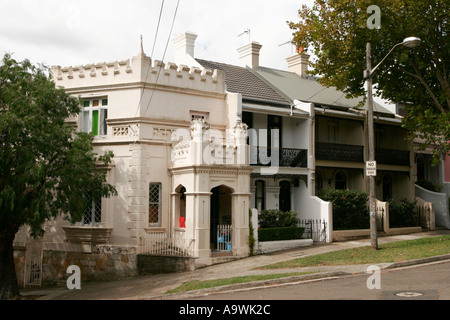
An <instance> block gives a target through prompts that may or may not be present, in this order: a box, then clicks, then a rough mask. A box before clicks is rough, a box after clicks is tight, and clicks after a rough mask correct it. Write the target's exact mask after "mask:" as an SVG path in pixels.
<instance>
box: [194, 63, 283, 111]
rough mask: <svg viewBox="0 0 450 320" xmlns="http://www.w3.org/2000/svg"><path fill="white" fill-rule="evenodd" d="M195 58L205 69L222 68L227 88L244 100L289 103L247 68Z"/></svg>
mask: <svg viewBox="0 0 450 320" xmlns="http://www.w3.org/2000/svg"><path fill="white" fill-rule="evenodd" d="M195 60H197V62H198V63H200V64H201V65H202V66H203V67H205V68H207V69H213V70H214V69H218V70H223V71H224V72H225V83H226V84H227V90H228V91H229V92H234V93H241V94H242V98H243V99H244V100H253V101H258V102H266V103H275V104H282V105H289V102H288V101H287V100H286V99H284V98H283V97H282V96H281V95H279V94H278V93H277V92H276V91H275V90H274V89H272V88H271V87H270V86H268V85H267V84H266V83H265V82H264V81H262V80H261V79H259V78H258V77H257V76H256V75H254V74H253V73H252V72H251V71H250V70H248V69H247V68H243V67H238V66H234V65H230V64H225V63H220V62H214V61H207V60H202V59H195Z"/></svg>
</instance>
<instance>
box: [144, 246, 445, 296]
mask: <svg viewBox="0 0 450 320" xmlns="http://www.w3.org/2000/svg"><path fill="white" fill-rule="evenodd" d="M446 260H450V254H445V255H440V256H434V257H427V258H421V259H415V260H408V261H402V262H394V263H390V264H386V263H384V264H375V265H381V267H380V269H381V270H392V269H397V268H404V267H409V266H417V265H421V264H427V263H432V262H438V261H446ZM336 268H339V266H337V267H336ZM341 268H342V269H345V266H341ZM365 273H366V272H365V270H364V271H360V272H346V271H330V272H320V271H318V272H317V273H311V274H306V275H299V276H290V277H283V278H277V279H271V280H260V281H252V282H244V283H238V284H231V285H225V286H219V287H212V288H206V289H199V290H192V291H187V292H179V293H173V294H167V295H163V296H157V297H141V298H140V299H139V300H183V299H189V298H194V297H199V296H206V295H211V294H216V293H224V292H230V291H247V290H253V289H259V288H268V287H274V286H281V285H283V286H287V285H296V284H300V283H302V282H310V281H325V280H332V279H337V278H342V277H349V276H359V275H361V274H365Z"/></svg>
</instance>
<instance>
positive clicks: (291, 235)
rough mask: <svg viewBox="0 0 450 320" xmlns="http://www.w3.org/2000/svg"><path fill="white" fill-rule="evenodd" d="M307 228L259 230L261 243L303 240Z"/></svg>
mask: <svg viewBox="0 0 450 320" xmlns="http://www.w3.org/2000/svg"><path fill="white" fill-rule="evenodd" d="M304 231H305V228H300V227H282V228H267V229H259V230H258V240H259V241H280V240H296V239H301V238H302V236H303V232H304Z"/></svg>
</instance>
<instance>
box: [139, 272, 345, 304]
mask: <svg viewBox="0 0 450 320" xmlns="http://www.w3.org/2000/svg"><path fill="white" fill-rule="evenodd" d="M349 275H351V273H348V272H344V271H331V272H323V273H313V274H306V275H299V276H290V277H284V278H278V279H272V280H260V281H252V282H244V283H238V284H230V285H225V286H219V287H213V288H206V289H199V290H192V291H187V292H179V293H172V294H167V295H164V296H158V297H150V298H145V297H142V298H141V299H140V300H172V299H176V300H183V299H189V298H192V297H198V296H204V295H209V294H214V293H219V292H227V291H242V290H252V289H257V288H262V287H265V288H267V287H271V286H279V285H295V284H298V283H301V282H305V281H311V280H317V281H319V280H330V279H336V278H338V277H343V276H349Z"/></svg>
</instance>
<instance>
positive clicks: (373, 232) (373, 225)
mask: <svg viewBox="0 0 450 320" xmlns="http://www.w3.org/2000/svg"><path fill="white" fill-rule="evenodd" d="M420 42H421V40H420V39H419V38H417V37H409V38H406V39H405V40H403V42H400V43H397V44H396V45H395V46H393V47H392V49H391V51H389V53H388V54H387V55H386V56H385V57H384V58H383V59H382V60H381V61H380V62H379V63H378V64H377V65H376V66H375V68H373V69H372V52H371V46H370V43H367V46H366V70H365V71H364V78H365V79H366V88H367V118H368V119H367V121H368V131H369V132H368V133H369V159H368V160H369V161H375V146H374V144H375V141H374V124H373V95H372V75H373V73H374V72H375V70H376V69H377V68H378V67H379V66H380V64H382V63H383V61H384V60H385V59H386V58H387V56H389V55H390V54H391V52H392V51H393V50H394V49H395V48H396V47H397V46H399V45H404V46H406V47H408V48H414V47H417V46H418V45H419V44H420ZM369 213H370V246H371V248H372V249H373V250H378V237H377V216H376V203H375V177H374V176H373V175H370V176H369Z"/></svg>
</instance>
